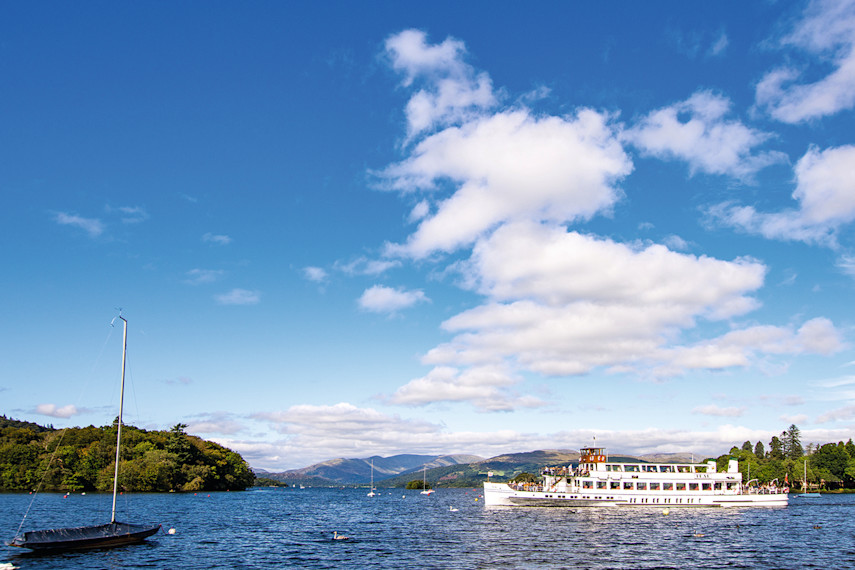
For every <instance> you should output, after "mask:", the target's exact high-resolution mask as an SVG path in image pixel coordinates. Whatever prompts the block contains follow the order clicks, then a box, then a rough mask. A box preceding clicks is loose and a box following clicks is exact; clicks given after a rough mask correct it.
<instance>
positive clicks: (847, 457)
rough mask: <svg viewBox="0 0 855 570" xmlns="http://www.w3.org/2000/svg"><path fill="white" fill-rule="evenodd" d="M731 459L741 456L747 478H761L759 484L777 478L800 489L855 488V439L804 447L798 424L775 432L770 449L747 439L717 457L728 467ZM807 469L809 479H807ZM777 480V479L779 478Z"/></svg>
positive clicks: (718, 463) (720, 465) (721, 466)
mask: <svg viewBox="0 0 855 570" xmlns="http://www.w3.org/2000/svg"><path fill="white" fill-rule="evenodd" d="M729 459H738V460H739V471H740V472H741V473H742V475H743V482H748V481H749V478H750V479H751V480H753V479H757V481H756V482H757V483H758V484H759V485H765V484H770V483H773V482H777V485H778V486H779V487H784V486H790V487H791V488H796V489H824V490H832V489H855V443H853V442H852V438H849V441H847V442H846V443H844V442H842V441H840V442H838V443H826V444H822V445H820V444H816V445H813V444H810V445H808V446H807V449H805V448H804V447H802V443H801V432H800V430H799V428H798V427H796V425H795V424H793V425H790V427H789V428H787V429H785V430H784V431H783V432H781V435H780V437H779V436H774V437H772V439H771V441H769V448H768V450H767V449H766V447H765V446H764V445H763V442H761V441H758V442H757V443H756V444H753V445H752V443H751V442H750V441H746V442H744V443H743V444H742V447H737V446H734V447H733V448H731V450H730V453H727V454H725V455H722V456H720V457H718V458H717V460H716V466H717V468H718V469H720V470H723V469H727V462H728V460H729ZM805 472H807V481H805ZM776 480H777V481H776Z"/></svg>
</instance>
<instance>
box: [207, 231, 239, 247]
mask: <svg viewBox="0 0 855 570" xmlns="http://www.w3.org/2000/svg"><path fill="white" fill-rule="evenodd" d="M202 241H203V242H206V243H214V244H217V245H228V244H230V243H232V238H230V237H229V236H226V235H215V234H212V233H210V232H208V233H206V234H204V235H203V236H202Z"/></svg>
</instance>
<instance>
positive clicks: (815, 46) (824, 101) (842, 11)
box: [756, 0, 855, 123]
mask: <svg viewBox="0 0 855 570" xmlns="http://www.w3.org/2000/svg"><path fill="white" fill-rule="evenodd" d="M781 44H782V45H784V46H792V47H795V48H797V49H800V50H804V52H806V53H807V54H809V55H810V56H815V57H817V58H818V59H820V60H821V61H823V62H825V63H828V64H830V66H831V67H832V68H833V69H832V71H831V72H830V73H829V74H828V75H826V76H825V77H823V78H821V79H819V80H817V81H814V82H812V83H810V82H807V83H800V82H798V80H799V79H800V78H801V72H800V70H799V67H797V66H796V65H787V66H783V67H779V68H777V69H774V70H772V71H770V72H769V73H767V74H766V76H765V77H763V79H761V80H760V82H759V83H758V84H757V89H756V100H757V104H758V105H759V106H761V107H765V108H766V109H767V111H768V112H769V113H770V114H771V115H772V117H774V118H775V119H777V120H779V121H782V122H785V123H800V122H802V121H807V120H811V119H816V118H819V117H824V116H827V115H832V114H834V113H837V112H839V111H843V110H847V109H851V108H852V107H853V106H855V1H853V0H813V1H812V2H810V4H809V5H808V7H807V8H806V9H805V12H804V15H803V18H802V19H801V20H799V21H798V22H797V23H796V25H795V27H794V28H793V30H792V32H791V33H789V34H788V35H786V36H785V37H783V38H782V39H781Z"/></svg>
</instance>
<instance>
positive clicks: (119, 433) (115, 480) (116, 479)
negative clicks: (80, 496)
mask: <svg viewBox="0 0 855 570" xmlns="http://www.w3.org/2000/svg"><path fill="white" fill-rule="evenodd" d="M117 318H119V319H122V323H123V325H124V326H123V329H124V330H123V332H122V387H121V389H120V390H119V422H118V430H116V471H115V473H114V474H113V512H112V514H111V515H110V522H111V523H115V522H116V491H118V489H119V449H120V446H121V443H122V408H123V407H124V404H125V357H126V356H127V353H128V320H127V319H126V318H125V317H123V316H122V315H121V314H119V316H118V317H117ZM113 320H114V321H115V319H113Z"/></svg>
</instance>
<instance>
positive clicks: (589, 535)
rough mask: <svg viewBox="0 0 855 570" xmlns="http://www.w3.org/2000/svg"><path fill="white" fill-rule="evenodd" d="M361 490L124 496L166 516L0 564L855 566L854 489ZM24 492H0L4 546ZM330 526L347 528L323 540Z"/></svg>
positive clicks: (59, 508) (68, 521)
mask: <svg viewBox="0 0 855 570" xmlns="http://www.w3.org/2000/svg"><path fill="white" fill-rule="evenodd" d="M366 492H367V491H366V490H364V489H303V490H299V489H255V490H250V491H246V492H241V493H211V494H210V495H209V494H207V493H200V494H198V495H192V494H168V495H130V496H129V495H125V496H122V497H120V499H119V506H120V507H121V510H122V515H121V516H119V517H117V518H118V519H119V520H122V521H126V522H140V523H149V522H154V523H161V524H163V531H162V532H161V533H159V534H156V535H155V536H153V537H152V538H151V539H149V540H148V542H147V543H146V544H143V545H134V546H127V547H122V548H114V549H109V550H97V551H88V552H85V553H66V554H54V555H31V554H26V553H25V551H22V550H20V549H16V548H10V547H6V546H3V547H2V554H0V568H12V567H14V568H39V569H42V568H44V569H53V568H283V567H289V566H290V567H295V568H338V569H340V568H384V569H385V568H793V569H795V568H824V569H826V568H828V569H830V568H835V569H837V568H855V495H823V496H822V497H821V498H814V499H799V498H795V497H793V498H791V500H790V506H789V507H787V508H780V509H762V508H753V509H747V508H746V509H685V510H680V509H671V510H670V512H669V514H667V515H665V514H663V512H662V510H661V509H655V508H651V509H637V510H635V509H577V510H573V509H566V508H485V507H484V506H483V502H482V499H481V498H480V495H481V491H480V490H473V489H466V490H460V489H439V490H438V491H437V492H436V493H434V494H433V495H430V496H424V495H421V494H419V492H418V491H404V490H400V489H398V490H392V491H390V490H381V491H380V494H379V495H378V496H377V497H373V498H369V497H367V496H366ZM31 499H32V497H31V496H30V495H17V494H6V495H0V529H2V533H3V541H4V543H5V542H8V541H9V540H10V539H11V538H12V537H13V536H14V534H15V532H16V530H17V529H18V525H19V524H20V522H21V517H22V516H23V514H24V513H25V512H26V511H27V507H28V505H29V504H30V501H31ZM110 501H111V497H110V496H109V495H98V494H89V495H86V496H83V495H72V496H69V497H68V498H63V496H62V495H51V494H42V495H39V496H38V497H37V498H36V500H35V501H34V502H33V506H32V507H31V509H30V512H29V514H28V516H27V519H26V522H25V524H24V530H34V529H37V528H49V527H52V526H80V525H88V524H98V523H102V522H107V521H108V520H109V512H110ZM452 508H454V509H457V510H452ZM170 528H174V529H175V534H167V533H166V532H165V531H166V530H167V529H170ZM333 531H338V532H339V533H340V534H345V535H347V536H349V537H350V538H349V539H348V540H339V541H335V540H332V536H333ZM9 564H11V566H8V565H9ZM4 565H7V566H4Z"/></svg>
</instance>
